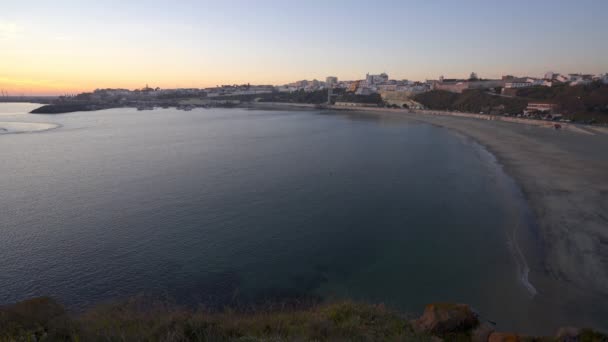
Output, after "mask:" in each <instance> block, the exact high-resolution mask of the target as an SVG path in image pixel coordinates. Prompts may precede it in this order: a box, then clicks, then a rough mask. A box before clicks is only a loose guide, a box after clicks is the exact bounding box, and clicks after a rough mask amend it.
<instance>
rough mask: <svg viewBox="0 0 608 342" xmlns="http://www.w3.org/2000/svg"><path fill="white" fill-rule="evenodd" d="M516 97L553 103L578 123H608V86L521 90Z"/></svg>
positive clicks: (593, 84) (599, 84)
mask: <svg viewBox="0 0 608 342" xmlns="http://www.w3.org/2000/svg"><path fill="white" fill-rule="evenodd" d="M517 96H518V97H523V98H527V99H529V100H530V101H534V100H539V101H546V102H552V103H555V104H556V105H557V106H558V110H559V111H560V112H561V113H563V114H565V115H567V116H570V117H572V118H574V119H575V120H578V121H582V120H595V121H598V122H608V84H603V83H600V82H594V83H591V84H588V85H577V86H569V85H558V86H554V87H531V88H522V89H519V90H518V91H517Z"/></svg>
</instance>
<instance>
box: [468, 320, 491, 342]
mask: <svg viewBox="0 0 608 342" xmlns="http://www.w3.org/2000/svg"><path fill="white" fill-rule="evenodd" d="M494 330H495V329H494V325H493V324H490V323H487V322H484V323H481V324H479V326H478V327H477V328H475V330H473V332H472V333H471V341H473V342H487V341H488V339H489V338H490V335H491V334H492V333H493V332H494Z"/></svg>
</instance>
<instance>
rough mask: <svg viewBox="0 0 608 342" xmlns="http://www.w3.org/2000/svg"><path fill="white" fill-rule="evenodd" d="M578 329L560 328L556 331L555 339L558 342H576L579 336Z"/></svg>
mask: <svg viewBox="0 0 608 342" xmlns="http://www.w3.org/2000/svg"><path fill="white" fill-rule="evenodd" d="M580 332H581V331H580V329H579V328H574V327H562V328H559V330H557V334H556V335H555V337H556V338H557V340H558V341H562V342H571V341H572V342H575V341H578V337H579V335H580Z"/></svg>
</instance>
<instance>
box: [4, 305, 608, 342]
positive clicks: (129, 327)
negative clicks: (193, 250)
mask: <svg viewBox="0 0 608 342" xmlns="http://www.w3.org/2000/svg"><path fill="white" fill-rule="evenodd" d="M471 336H472V334H471V331H470V330H468V331H456V332H450V333H447V334H444V335H442V336H441V337H442V338H443V340H445V341H470V340H471ZM437 340H438V338H437V337H435V336H431V335H430V334H427V333H424V332H417V331H415V330H414V328H413V327H412V324H411V323H410V321H409V320H408V317H406V316H405V315H403V314H401V313H399V312H396V311H394V310H391V309H389V308H386V307H385V306H384V305H382V304H378V305H373V304H364V303H356V302H352V301H342V302H333V303H321V304H307V305H306V306H304V307H301V308H298V307H294V306H292V305H289V306H277V305H275V306H267V307H266V308H259V309H248V310H246V311H237V310H234V309H230V308H226V309H224V310H221V311H209V310H204V309H200V310H192V309H187V308H183V307H178V306H175V305H173V304H167V303H161V302H157V301H150V300H148V299H146V298H140V297H137V298H133V299H131V300H128V301H126V302H122V303H115V304H107V305H98V306H96V307H94V308H92V309H90V310H88V311H86V312H84V313H81V314H78V315H73V316H72V315H69V314H68V313H66V311H65V310H64V309H63V307H62V306H61V305H59V304H58V303H57V302H55V301H54V300H52V299H51V298H46V297H43V298H36V299H32V300H28V301H25V302H21V303H17V304H15V305H11V306H6V307H3V308H2V307H0V342H5V341H78V342H79V341H94V342H95V341H100V342H101V341H103V342H112V341H121V342H122V341H166V342H174V341H175V342H176V341H239V342H254V341H269V342H270V341H272V342H274V341H437ZM521 340H522V341H556V339H555V338H552V337H525V338H522V339H521ZM579 341H582V342H600V341H608V337H607V336H606V335H603V334H600V333H598V332H595V331H592V330H582V331H581V335H580V338H579Z"/></svg>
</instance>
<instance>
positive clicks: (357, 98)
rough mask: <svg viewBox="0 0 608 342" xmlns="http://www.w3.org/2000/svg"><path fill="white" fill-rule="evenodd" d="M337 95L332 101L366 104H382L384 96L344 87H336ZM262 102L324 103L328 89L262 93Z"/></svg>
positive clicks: (335, 92) (259, 96) (335, 93)
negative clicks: (345, 89) (360, 92)
mask: <svg viewBox="0 0 608 342" xmlns="http://www.w3.org/2000/svg"><path fill="white" fill-rule="evenodd" d="M333 94H334V95H335V96H334V97H333V99H332V101H343V102H355V103H365V104H377V105H382V104H384V101H382V97H381V96H380V94H370V95H357V94H355V93H353V92H345V91H344V90H343V89H334V91H333ZM257 97H258V98H259V99H260V100H259V101H260V102H288V103H309V104H324V103H327V89H323V90H315V91H304V90H298V91H294V92H292V93H272V94H262V95H258V96H257Z"/></svg>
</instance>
